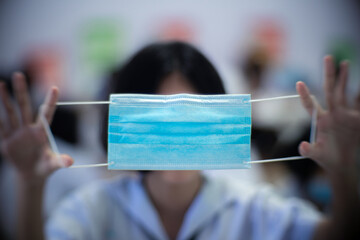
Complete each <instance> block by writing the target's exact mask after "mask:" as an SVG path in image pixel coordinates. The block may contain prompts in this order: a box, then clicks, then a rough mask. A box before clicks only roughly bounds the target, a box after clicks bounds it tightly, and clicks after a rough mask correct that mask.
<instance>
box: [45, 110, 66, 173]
mask: <svg viewBox="0 0 360 240" xmlns="http://www.w3.org/2000/svg"><path fill="white" fill-rule="evenodd" d="M39 118H40V121H41V123H42V125H43V127H44V129H45V133H46V136H47V139H48V141H49V143H50V147H51V149H52V151H53V152H54V153H55V155H56V158H57V159H58V162H59V163H60V164H61V166H62V167H64V163H63V162H62V161H61V159H60V152H59V149H58V147H57V145H56V142H55V138H54V135H53V134H52V133H51V130H50V126H49V123H48V121H47V120H46V118H45V116H44V113H43V111H41V110H40V114H39Z"/></svg>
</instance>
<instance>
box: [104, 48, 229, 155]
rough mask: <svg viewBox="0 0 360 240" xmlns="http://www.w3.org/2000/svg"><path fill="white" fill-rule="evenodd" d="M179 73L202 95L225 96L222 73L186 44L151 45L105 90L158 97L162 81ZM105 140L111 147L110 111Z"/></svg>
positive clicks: (114, 78)
mask: <svg viewBox="0 0 360 240" xmlns="http://www.w3.org/2000/svg"><path fill="white" fill-rule="evenodd" d="M174 72H178V73H180V74H181V75H182V76H184V77H185V78H186V79H187V80H188V81H189V83H190V84H191V85H192V86H193V87H194V88H195V90H196V91H197V92H198V93H199V94H224V93H225V89H224V86H223V84H222V81H221V78H220V76H219V74H218V72H217V71H216V70H215V68H214V67H213V65H212V64H211V63H210V61H209V60H208V59H207V58H206V57H205V56H204V55H203V54H202V53H200V52H199V51H198V50H197V49H196V48H194V47H193V46H191V45H189V44H187V43H182V42H167V43H155V44H151V45H148V46H147V47H145V48H143V49H142V50H140V51H139V52H137V53H136V54H135V55H134V56H133V57H131V58H130V60H129V61H128V62H126V63H125V64H124V65H123V66H122V67H121V68H120V69H119V70H117V71H115V72H114V73H113V74H112V76H111V79H110V81H109V82H108V85H107V87H106V90H105V94H106V96H109V95H110V94H111V93H145V94H146V93H148V94H156V91H157V89H158V87H159V85H160V84H161V81H162V80H163V79H164V78H165V77H167V76H168V75H169V74H171V73H174ZM103 116H104V119H103V123H102V131H101V140H102V144H103V146H104V148H105V149H106V147H107V126H108V125H107V124H108V123H107V118H108V108H104V110H103Z"/></svg>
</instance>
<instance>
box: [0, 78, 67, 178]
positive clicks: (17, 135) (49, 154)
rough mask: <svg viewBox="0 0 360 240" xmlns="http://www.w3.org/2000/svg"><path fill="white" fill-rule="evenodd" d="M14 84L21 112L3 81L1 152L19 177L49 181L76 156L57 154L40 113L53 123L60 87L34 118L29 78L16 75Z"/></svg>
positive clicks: (0, 86)
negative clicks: (3, 111) (49, 141)
mask: <svg viewBox="0 0 360 240" xmlns="http://www.w3.org/2000/svg"><path fill="white" fill-rule="evenodd" d="M12 83H13V86H14V93H15V99H16V102H17V105H18V107H19V111H18V112H19V114H17V111H16V109H15V106H14V104H13V103H12V101H11V99H10V96H9V93H8V92H7V90H6V86H5V83H4V82H0V99H1V104H2V105H3V107H4V110H5V117H4V119H1V121H0V138H1V154H2V155H3V157H4V158H5V159H6V160H8V161H9V162H11V163H12V164H13V165H14V166H15V168H16V170H17V172H18V174H19V176H20V177H21V178H22V179H23V180H25V181H29V182H31V181H38V180H45V179H46V177H47V176H48V175H49V174H51V173H52V172H53V171H55V170H56V169H58V168H61V167H68V166H70V165H72V163H73V159H72V158H71V157H69V156H67V155H60V156H58V155H56V154H55V153H54V152H53V151H52V150H51V148H50V146H49V143H48V139H47V136H46V132H45V128H44V125H43V123H42V122H41V119H40V117H39V116H40V114H43V116H45V119H47V121H48V122H49V124H50V122H51V120H52V117H53V114H54V112H55V108H56V101H57V98H58V89H57V88H56V87H53V88H52V89H50V90H49V92H48V94H47V96H46V98H45V101H44V103H43V105H42V106H41V108H40V111H39V116H38V117H37V119H36V120H34V119H35V118H34V114H33V111H32V109H31V103H30V97H29V93H28V90H27V85H26V81H25V77H24V75H23V74H21V73H15V74H14V75H13V79H12Z"/></svg>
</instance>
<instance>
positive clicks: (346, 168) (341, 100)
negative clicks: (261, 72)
mask: <svg viewBox="0 0 360 240" xmlns="http://www.w3.org/2000/svg"><path fill="white" fill-rule="evenodd" d="M348 65H349V64H348V62H342V63H341V65H340V74H339V76H338V79H336V74H335V66H334V61H333V59H332V57H331V56H326V57H325V58H324V66H325V69H324V71H325V76H324V77H325V82H324V91H325V96H326V102H327V107H328V110H325V109H324V108H322V107H321V106H320V105H319V104H318V103H317V102H316V100H315V98H312V97H311V96H310V93H309V90H308V88H307V87H306V85H305V84H304V83H302V82H298V83H297V86H296V87H297V91H298V93H299V94H300V96H301V100H302V103H303V105H304V107H305V108H306V109H307V111H308V112H309V113H310V114H312V113H313V109H314V108H317V112H318V119H317V121H318V124H317V133H316V141H315V143H312V144H310V143H308V142H302V143H301V144H300V146H299V151H300V154H301V155H303V156H306V157H309V158H311V159H313V160H315V161H316V162H317V163H318V164H319V165H321V166H322V167H323V168H324V169H325V170H326V171H327V172H328V173H329V174H330V175H331V176H334V177H335V176H338V177H339V176H342V175H343V174H345V175H347V174H355V175H357V173H356V169H357V166H356V161H358V160H359V158H360V156H359V153H360V152H359V150H360V92H359V96H358V97H357V98H356V100H355V103H354V104H349V103H348V102H347V99H346V93H345V92H346V91H345V90H346V84H347V78H348V68H349V66H348ZM352 105H353V106H352Z"/></svg>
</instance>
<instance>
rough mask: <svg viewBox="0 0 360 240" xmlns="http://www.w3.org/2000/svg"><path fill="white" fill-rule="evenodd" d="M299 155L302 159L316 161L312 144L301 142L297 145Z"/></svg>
mask: <svg viewBox="0 0 360 240" xmlns="http://www.w3.org/2000/svg"><path fill="white" fill-rule="evenodd" d="M299 153H300V155H301V156H303V157H307V158H311V159H313V160H315V161H316V151H315V146H314V144H310V143H309V142H306V141H303V142H301V143H300V145H299Z"/></svg>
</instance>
